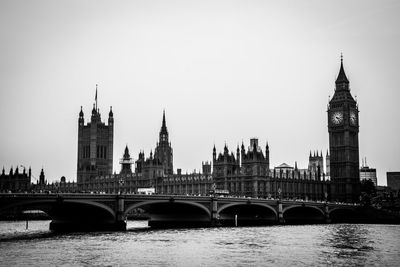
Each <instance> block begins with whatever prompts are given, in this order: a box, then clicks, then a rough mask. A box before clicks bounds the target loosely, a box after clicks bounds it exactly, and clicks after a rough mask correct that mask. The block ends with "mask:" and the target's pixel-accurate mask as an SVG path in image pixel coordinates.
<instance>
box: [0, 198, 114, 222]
mask: <svg viewBox="0 0 400 267" xmlns="http://www.w3.org/2000/svg"><path fill="white" fill-rule="evenodd" d="M63 203H65V204H73V205H74V204H78V205H84V206H92V207H97V208H100V209H101V210H104V211H106V212H108V213H109V215H110V216H112V217H113V218H115V212H114V210H112V209H111V207H109V206H107V205H105V204H103V203H99V202H95V201H83V200H69V199H61V200H54V199H41V200H29V201H28V200H23V201H18V202H14V203H12V204H9V205H6V206H4V207H1V208H0V212H2V211H5V210H8V209H12V208H23V209H26V210H32V209H37V210H42V211H44V212H46V213H47V214H48V215H49V216H50V217H52V212H51V210H52V209H54V207H55V206H56V205H59V204H63ZM53 216H54V215H53Z"/></svg>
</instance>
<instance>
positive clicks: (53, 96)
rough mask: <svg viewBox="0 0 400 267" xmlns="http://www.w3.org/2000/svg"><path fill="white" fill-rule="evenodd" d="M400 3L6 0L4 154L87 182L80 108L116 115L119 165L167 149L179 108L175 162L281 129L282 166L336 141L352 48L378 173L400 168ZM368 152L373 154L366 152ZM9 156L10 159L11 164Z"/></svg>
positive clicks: (363, 135) (273, 152) (364, 129)
mask: <svg viewBox="0 0 400 267" xmlns="http://www.w3.org/2000/svg"><path fill="white" fill-rule="evenodd" d="M399 14H400V2H398V1H98V0H97V1H53V0H52V1H4V0H0V118H1V123H2V128H1V138H0V164H1V165H4V166H5V167H6V170H7V172H8V169H9V168H10V167H11V166H14V168H15V166H16V165H20V164H22V165H25V166H32V170H33V174H34V175H35V177H38V176H39V172H40V168H41V167H42V166H43V167H44V168H45V172H46V178H47V179H48V180H50V181H53V180H59V179H60V177H61V176H62V175H64V176H66V177H67V180H75V176H76V161H77V128H78V112H79V109H80V106H81V105H82V106H83V110H84V113H85V121H87V120H88V119H89V118H90V111H91V107H92V104H93V101H94V93H95V84H96V83H98V84H99V92H98V100H99V107H100V112H101V113H102V119H103V120H104V119H107V114H108V110H109V106H113V111H114V117H115V128H114V130H115V135H114V138H115V142H114V170H115V171H117V172H119V169H120V166H119V164H118V161H119V158H120V157H121V156H122V153H123V149H124V147H125V145H126V144H128V146H129V148H130V151H131V155H132V156H133V157H134V159H137V153H138V152H139V150H140V149H144V150H145V153H146V155H147V156H148V155H149V153H150V149H154V147H155V143H156V141H157V138H158V132H159V130H160V127H161V120H162V111H163V109H164V108H165V110H166V118H167V127H168V130H169V133H170V140H171V142H172V146H173V149H174V168H175V169H176V168H182V169H183V170H184V171H185V170H187V171H188V172H191V171H193V169H199V168H200V167H201V161H206V160H211V159H212V147H213V145H214V143H215V145H216V147H217V151H220V150H222V148H223V146H224V143H225V142H226V143H227V145H228V147H229V148H230V149H236V146H237V144H238V143H239V142H240V143H241V142H242V140H243V141H244V142H245V145H246V146H247V145H248V142H249V138H251V137H258V138H259V139H260V142H261V145H262V147H264V146H265V142H266V141H267V140H268V142H269V144H270V160H271V165H272V166H277V165H279V164H280V163H282V162H286V163H288V164H290V165H294V162H295V161H297V162H298V165H299V167H306V165H307V163H308V154H309V151H310V150H316V149H318V150H319V151H321V150H322V151H323V154H324V155H325V153H326V150H327V148H328V130H327V114H326V110H327V103H328V96H329V95H333V92H334V82H335V78H336V75H337V73H338V71H339V64H340V53H341V52H343V55H344V66H345V71H346V74H347V76H348V78H349V80H350V86H351V90H352V94H353V95H357V99H358V102H359V109H360V135H359V138H360V157H367V161H368V164H369V165H370V167H375V168H377V171H378V183H379V184H386V171H395V170H397V171H398V170H399V169H400V166H399V163H400V153H399V152H400V141H399V137H398V136H399V132H400V120H399V114H400V107H399V105H398V102H399V99H400V93H399V81H398V79H399V70H400V52H399V47H400V28H399V27H400V26H399V25H400V16H399ZM360 162H361V161H360ZM0 167H2V166H0Z"/></svg>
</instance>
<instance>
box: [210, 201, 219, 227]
mask: <svg viewBox="0 0 400 267" xmlns="http://www.w3.org/2000/svg"><path fill="white" fill-rule="evenodd" d="M210 225H211V226H218V225H219V218H218V200H217V198H214V197H212V198H211V219H210Z"/></svg>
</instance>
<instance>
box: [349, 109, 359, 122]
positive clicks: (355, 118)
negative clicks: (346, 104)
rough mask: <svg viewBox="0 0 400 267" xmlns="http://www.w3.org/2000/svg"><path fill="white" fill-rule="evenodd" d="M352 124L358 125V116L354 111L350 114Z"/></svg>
mask: <svg viewBox="0 0 400 267" xmlns="http://www.w3.org/2000/svg"><path fill="white" fill-rule="evenodd" d="M350 123H351V124H352V125H356V123H357V115H356V113H355V112H354V111H351V112H350Z"/></svg>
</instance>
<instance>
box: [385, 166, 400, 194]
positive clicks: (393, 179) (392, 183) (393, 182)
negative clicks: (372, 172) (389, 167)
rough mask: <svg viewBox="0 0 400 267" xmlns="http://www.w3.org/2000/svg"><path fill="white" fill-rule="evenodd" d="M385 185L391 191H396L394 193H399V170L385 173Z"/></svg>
mask: <svg viewBox="0 0 400 267" xmlns="http://www.w3.org/2000/svg"><path fill="white" fill-rule="evenodd" d="M386 179H387V185H388V187H390V189H392V190H393V191H396V194H397V195H399V194H400V172H387V173H386Z"/></svg>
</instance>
